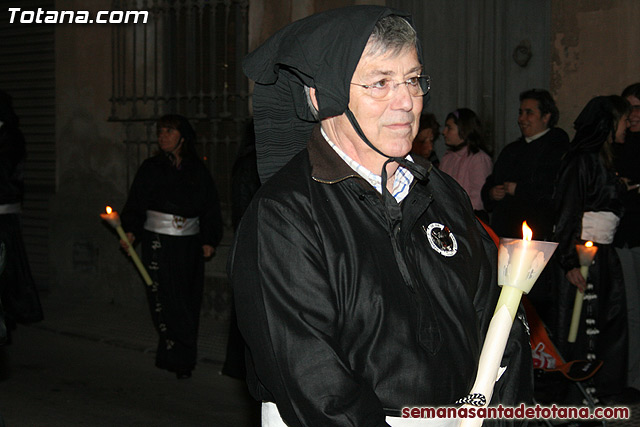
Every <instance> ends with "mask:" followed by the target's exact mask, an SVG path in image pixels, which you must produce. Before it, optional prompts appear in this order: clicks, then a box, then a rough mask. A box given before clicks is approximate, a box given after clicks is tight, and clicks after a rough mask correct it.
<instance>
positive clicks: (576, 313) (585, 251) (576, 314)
mask: <svg viewBox="0 0 640 427" xmlns="http://www.w3.org/2000/svg"><path fill="white" fill-rule="evenodd" d="M576 250H577V251H578V259H579V261H580V273H582V277H584V280H587V276H589V266H590V265H591V263H592V262H593V258H594V257H595V256H596V252H598V247H597V246H595V245H594V244H593V242H592V241H588V242H586V243H585V244H584V245H576ZM583 299H584V292H582V291H580V289H576V298H575V300H574V301H573V313H572V315H571V326H570V327H569V337H568V338H567V341H569V342H576V338H577V337H578V327H579V325H580V314H581V313H582V301H583Z"/></svg>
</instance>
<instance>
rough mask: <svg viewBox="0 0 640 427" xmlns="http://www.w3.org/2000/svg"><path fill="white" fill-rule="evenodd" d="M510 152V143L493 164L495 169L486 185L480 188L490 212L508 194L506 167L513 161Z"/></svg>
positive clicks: (487, 179) (488, 177) (483, 201)
mask: <svg viewBox="0 0 640 427" xmlns="http://www.w3.org/2000/svg"><path fill="white" fill-rule="evenodd" d="M510 152H511V146H510V145H507V146H506V147H504V149H503V150H502V152H501V153H500V155H499V156H498V160H496V163H495V164H494V165H493V171H492V172H491V173H490V174H489V175H488V176H487V177H486V179H485V182H484V185H483V186H482V189H481V190H480V196H481V198H482V204H483V205H484V208H485V209H486V210H487V211H489V212H491V211H493V210H494V209H495V208H496V206H498V204H499V203H500V202H501V201H502V200H503V199H504V197H505V195H506V192H505V189H504V177H505V174H506V168H508V167H509V164H510V163H511V160H510V159H511V155H510Z"/></svg>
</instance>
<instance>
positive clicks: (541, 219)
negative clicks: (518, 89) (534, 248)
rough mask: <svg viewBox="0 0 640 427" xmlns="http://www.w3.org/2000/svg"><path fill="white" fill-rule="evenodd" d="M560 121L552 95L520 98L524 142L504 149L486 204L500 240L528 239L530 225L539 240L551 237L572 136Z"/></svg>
mask: <svg viewBox="0 0 640 427" xmlns="http://www.w3.org/2000/svg"><path fill="white" fill-rule="evenodd" d="M558 118H559V113H558V107H556V103H555V101H554V100H553V98H552V97H551V94H550V93H549V92H547V91H546V90H543V89H531V90H527V91H525V92H522V93H521V94H520V109H519V112H518V126H519V127H520V131H521V132H522V136H521V137H520V138H518V139H517V140H516V141H514V142H512V143H511V144H509V145H507V146H506V147H504V148H503V149H502V152H501V153H500V155H499V156H498V160H497V161H496V163H495V164H494V166H493V173H492V174H491V175H489V176H488V177H487V180H486V182H485V184H484V186H483V188H482V202H483V203H484V206H485V208H486V209H487V210H488V211H489V212H492V215H491V227H492V228H493V229H494V231H495V232H496V233H497V234H498V236H500V237H510V238H520V237H522V222H523V221H525V220H526V221H527V224H528V225H529V226H530V227H531V229H532V230H533V231H534V237H535V239H536V240H548V239H549V238H550V237H551V232H552V229H553V220H554V213H553V207H552V203H551V199H552V196H553V188H554V182H555V179H556V176H557V175H558V168H559V167H560V160H561V159H562V156H563V155H564V153H566V151H567V150H568V149H569V136H568V135H567V133H566V132H565V131H564V130H562V129H560V128H557V127H555V126H556V124H557V123H558Z"/></svg>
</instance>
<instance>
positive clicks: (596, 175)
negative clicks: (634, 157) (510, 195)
mask: <svg viewBox="0 0 640 427" xmlns="http://www.w3.org/2000/svg"><path fill="white" fill-rule="evenodd" d="M628 116H629V103H628V102H627V101H626V100H625V99H624V98H622V97H620V96H617V95H611V96H598V97H595V98H593V99H592V100H590V101H589V102H588V103H587V105H586V106H585V107H584V109H583V110H582V112H581V113H580V114H579V116H578V118H577V119H576V120H575V122H574V128H575V130H576V134H575V136H574V138H573V141H572V142H571V146H570V149H569V151H568V152H567V154H566V156H565V158H564V159H563V161H562V165H561V168H560V173H559V176H558V179H557V181H556V190H555V193H554V203H555V206H556V221H555V232H554V240H555V241H557V242H558V243H559V244H558V249H557V251H556V254H555V256H554V258H555V261H556V262H557V264H559V266H558V267H557V268H556V270H557V271H558V273H559V274H560V277H558V278H557V280H555V281H554V283H556V284H557V285H556V286H557V289H556V291H557V292H558V295H557V297H556V298H554V300H555V301H556V303H557V304H558V306H557V307H555V310H553V312H554V313H556V316H557V319H546V321H547V326H549V328H550V329H551V332H552V333H553V334H554V342H555V344H556V346H558V349H559V350H560V353H561V354H563V356H564V357H565V359H567V360H576V359H582V360H595V359H598V360H602V361H603V362H604V364H603V366H602V368H601V369H600V370H599V371H598V373H597V374H596V375H595V376H594V377H593V379H592V380H590V381H593V384H594V385H595V394H596V395H597V396H599V397H601V398H602V397H604V400H605V402H607V398H611V396H613V395H618V394H620V393H622V392H623V389H624V387H625V385H626V372H627V317H626V306H625V291H624V281H623V278H622V269H621V267H620V260H619V258H618V256H617V254H616V251H615V250H614V248H613V246H612V243H613V238H614V235H615V232H616V229H617V227H618V223H619V221H620V217H621V216H622V214H623V210H624V209H623V205H622V200H621V195H622V194H623V193H624V191H625V188H624V184H623V183H622V181H620V179H619V178H618V176H617V174H616V173H615V171H614V169H613V159H612V151H611V150H612V144H613V143H614V142H616V141H618V142H620V141H624V135H625V130H626V127H627V118H628ZM586 241H592V242H593V243H594V244H595V245H596V246H597V247H598V252H597V253H596V255H595V258H594V260H593V263H592V264H591V265H590V266H589V274H588V277H587V280H585V278H583V277H582V274H581V273H580V261H579V258H578V253H577V250H576V245H583V244H584V243H585V242H586ZM550 265H553V264H550ZM578 291H582V292H584V293H585V297H584V301H585V302H584V306H583V307H582V318H581V321H580V327H579V329H578V336H577V339H576V342H575V343H573V344H571V343H569V342H568V341H567V337H568V332H569V325H570V323H571V314H572V311H573V302H574V299H575V293H576V292H578ZM569 400H571V397H569ZM609 402H611V403H613V401H611V400H610V401H609Z"/></svg>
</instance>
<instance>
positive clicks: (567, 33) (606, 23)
mask: <svg viewBox="0 0 640 427" xmlns="http://www.w3.org/2000/svg"><path fill="white" fill-rule="evenodd" d="M639 6H640V3H639V2H638V1H637V0H612V1H606V0H601V1H596V0H575V1H563V0H553V4H552V31H551V32H552V34H551V43H552V44H553V46H552V70H551V73H552V74H551V76H552V78H551V89H552V91H553V94H554V96H555V97H556V101H557V103H558V107H559V109H560V126H561V127H562V128H564V129H565V130H566V131H567V132H569V134H570V135H573V132H572V129H573V125H572V124H573V121H574V120H575V118H576V117H577V116H578V114H579V113H580V111H581V110H582V108H583V107H584V106H585V105H586V103H587V102H588V101H589V99H591V98H592V97H594V96H597V95H611V94H618V95H619V94H620V93H621V92H622V90H623V89H624V88H625V87H626V86H628V85H629V84H631V83H635V82H638V81H640V54H639V52H640V37H639V34H640V32H639V27H638V26H639V24H638V23H639V22H640V7H639Z"/></svg>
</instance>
